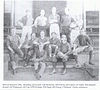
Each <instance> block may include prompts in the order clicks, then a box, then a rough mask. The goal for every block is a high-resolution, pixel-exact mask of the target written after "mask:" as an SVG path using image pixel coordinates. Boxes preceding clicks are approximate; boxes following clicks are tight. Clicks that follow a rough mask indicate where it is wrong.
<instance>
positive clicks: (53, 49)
mask: <svg viewBox="0 0 100 90" xmlns="http://www.w3.org/2000/svg"><path fill="white" fill-rule="evenodd" d="M59 45H60V40H59V39H58V38H57V34H56V33H55V32H52V33H51V39H50V45H49V56H50V57H54V56H55V55H56V53H57V50H58V48H59Z"/></svg>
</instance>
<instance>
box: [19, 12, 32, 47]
mask: <svg viewBox="0 0 100 90" xmlns="http://www.w3.org/2000/svg"><path fill="white" fill-rule="evenodd" d="M18 24H19V25H20V26H21V27H22V28H23V29H22V35H21V43H20V46H19V48H20V47H21V46H22V44H23V43H24V41H25V38H26V36H27V35H28V40H30V39H31V33H32V24H33V18H32V14H31V11H30V10H26V15H25V16H24V17H22V19H21V20H19V21H18Z"/></svg>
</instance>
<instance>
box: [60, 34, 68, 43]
mask: <svg viewBox="0 0 100 90" xmlns="http://www.w3.org/2000/svg"><path fill="white" fill-rule="evenodd" d="M61 41H62V43H63V44H65V43H66V42H67V38H66V35H62V38H61Z"/></svg>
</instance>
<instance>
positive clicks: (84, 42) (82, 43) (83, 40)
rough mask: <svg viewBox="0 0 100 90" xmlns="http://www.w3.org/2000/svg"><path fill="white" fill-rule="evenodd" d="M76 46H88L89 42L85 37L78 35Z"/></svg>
mask: <svg viewBox="0 0 100 90" xmlns="http://www.w3.org/2000/svg"><path fill="white" fill-rule="evenodd" d="M75 43H76V44H77V45H78V46H86V45H90V44H91V41H90V38H89V37H88V36H87V35H79V36H78V37H77V39H76V41H75Z"/></svg>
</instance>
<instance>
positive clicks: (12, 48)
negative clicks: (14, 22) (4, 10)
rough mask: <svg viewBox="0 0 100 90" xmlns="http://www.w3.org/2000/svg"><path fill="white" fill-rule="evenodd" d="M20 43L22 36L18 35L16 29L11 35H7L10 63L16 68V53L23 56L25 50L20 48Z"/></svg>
mask: <svg viewBox="0 0 100 90" xmlns="http://www.w3.org/2000/svg"><path fill="white" fill-rule="evenodd" d="M19 44H20V37H19V36H18V35H16V29H12V30H11V35H8V37H7V48H8V51H9V52H8V53H9V56H10V62H9V63H11V67H12V69H15V67H16V60H15V54H17V55H18V56H19V57H20V58H23V52H22V51H21V50H20V49H19V48H18V46H19Z"/></svg>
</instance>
